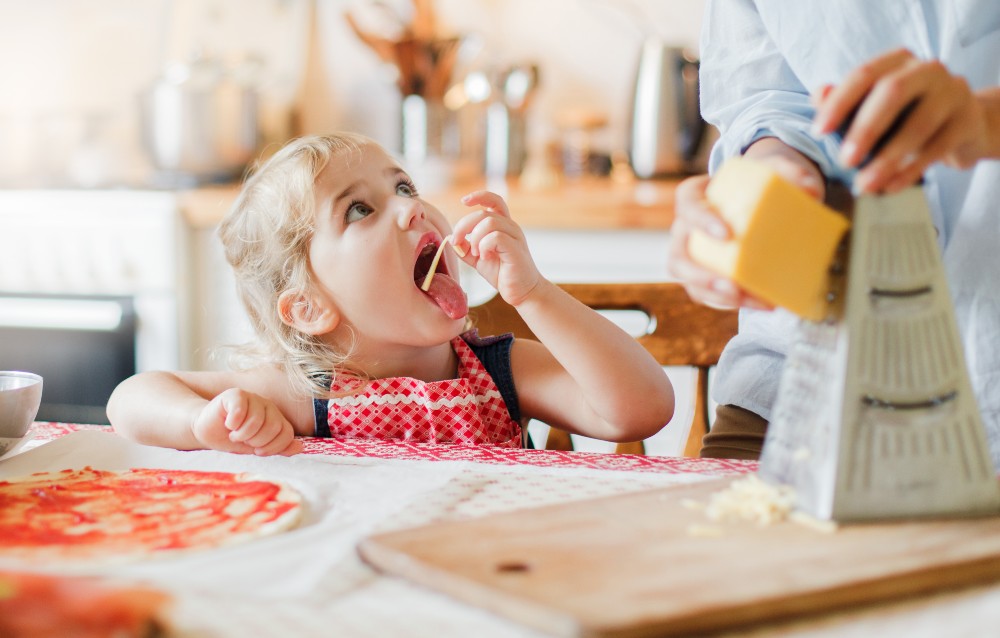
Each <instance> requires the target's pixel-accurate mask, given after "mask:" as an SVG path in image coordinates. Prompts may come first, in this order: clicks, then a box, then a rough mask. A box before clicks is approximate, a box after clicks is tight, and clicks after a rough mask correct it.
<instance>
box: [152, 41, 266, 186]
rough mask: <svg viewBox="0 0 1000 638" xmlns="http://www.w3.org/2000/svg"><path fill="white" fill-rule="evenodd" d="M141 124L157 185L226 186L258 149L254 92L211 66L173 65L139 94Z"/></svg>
mask: <svg viewBox="0 0 1000 638" xmlns="http://www.w3.org/2000/svg"><path fill="white" fill-rule="evenodd" d="M140 124H141V127H142V139H143V146H144V147H145V150H146V152H147V153H148V154H149V158H150V161H151V162H152V164H153V166H154V167H155V168H156V170H157V174H156V176H155V178H154V181H155V182H157V183H158V184H160V185H164V186H177V185H186V184H200V183H205V182H219V181H230V180H233V179H236V178H238V177H240V175H241V174H242V172H243V171H244V170H245V168H246V166H247V165H248V164H249V162H250V161H251V160H252V159H253V157H254V155H255V154H256V152H257V150H258V145H259V142H260V131H259V126H258V95H257V91H256V90H255V89H254V88H253V87H252V86H251V85H249V84H248V83H243V82H238V81H236V80H235V79H233V78H232V77H230V76H229V75H228V74H227V73H225V72H224V71H223V69H222V68H221V67H220V66H219V65H217V64H215V63H213V62H212V61H205V60H202V61H198V62H195V63H192V64H189V65H178V66H173V67H171V68H169V69H168V70H167V72H166V73H164V74H163V76H161V77H160V78H158V79H157V80H156V81H155V82H154V83H153V84H152V85H151V86H150V87H149V88H147V89H146V90H144V91H143V92H142V93H141V94H140Z"/></svg>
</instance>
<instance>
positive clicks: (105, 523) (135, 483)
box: [0, 466, 299, 557]
mask: <svg viewBox="0 0 1000 638" xmlns="http://www.w3.org/2000/svg"><path fill="white" fill-rule="evenodd" d="M281 489H282V488H281V486H280V485H278V484H276V483H271V482H269V481H262V480H246V481H241V480H239V479H238V478H237V475H235V474H231V473H227V472H200V471H189V470H162V469H147V468H135V469H132V470H129V471H128V472H122V473H118V472H110V471H104V470H95V469H93V468H91V467H89V466H88V467H85V468H83V469H81V470H64V471H62V472H58V473H39V474H35V475H32V476H31V477H29V478H28V479H27V480H20V481H0V555H3V554H4V553H6V552H7V551H8V550H13V553H14V554H18V555H21V554H23V553H24V550H32V549H43V548H53V549H55V548H72V550H69V551H66V552H65V555H66V556H67V557H68V556H94V555H98V554H99V555H114V554H117V553H131V552H135V551H145V550H148V551H161V550H174V549H190V548H196V547H211V546H217V545H221V544H224V543H225V542H226V541H227V540H228V539H230V538H231V536H232V535H234V534H235V535H240V534H246V533H248V532H253V531H256V530H258V529H260V528H261V526H263V525H266V524H268V523H271V522H273V521H275V520H277V519H279V518H280V517H281V516H283V515H284V514H286V513H287V512H289V511H290V510H292V509H293V508H296V507H298V506H299V504H298V503H297V502H287V501H278V500H277V495H278V493H279V492H280V491H281Z"/></svg>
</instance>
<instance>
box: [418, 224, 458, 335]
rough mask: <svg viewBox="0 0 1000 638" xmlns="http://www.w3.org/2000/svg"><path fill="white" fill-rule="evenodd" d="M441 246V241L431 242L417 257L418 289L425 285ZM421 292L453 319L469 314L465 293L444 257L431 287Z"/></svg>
mask: <svg viewBox="0 0 1000 638" xmlns="http://www.w3.org/2000/svg"><path fill="white" fill-rule="evenodd" d="M440 245H441V244H440V240H432V241H429V242H428V243H427V244H425V245H424V247H423V248H422V249H421V250H420V253H419V254H418V255H417V260H416V263H414V265H413V283H414V285H416V286H417V288H420V287H421V286H422V285H423V284H424V280H425V279H426V278H427V273H428V272H430V269H431V264H432V263H433V261H434V255H435V254H436V253H437V251H438V248H439V247H440ZM445 250H447V248H445ZM421 292H423V293H424V294H425V295H427V296H428V297H430V298H431V299H432V300H433V301H434V303H436V304H437V305H438V307H439V308H441V310H442V311H444V313H445V314H446V315H448V316H449V317H450V318H452V319H461V318H462V317H464V316H466V315H467V314H469V302H468V299H467V297H466V295H465V291H464V290H462V287H461V286H460V285H459V283H458V282H457V281H456V280H455V279H454V278H453V277H452V276H451V275H450V273H449V272H448V264H447V261H446V260H445V259H444V256H443V255H442V258H441V259H440V261H439V262H438V264H437V270H436V271H435V272H434V276H433V277H432V278H431V281H430V287H429V288H428V289H427V290H426V291H423V290H421Z"/></svg>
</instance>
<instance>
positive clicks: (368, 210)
mask: <svg viewBox="0 0 1000 638" xmlns="http://www.w3.org/2000/svg"><path fill="white" fill-rule="evenodd" d="M374 212H375V209H374V208H372V207H371V206H369V205H368V204H365V203H364V202H351V204H350V206H348V207H347V214H346V215H344V219H345V220H346V221H347V223H348V224H350V223H352V222H356V221H361V220H362V219H364V218H365V217H368V216H369V215H371V214H372V213H374Z"/></svg>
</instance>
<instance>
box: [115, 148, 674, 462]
mask: <svg viewBox="0 0 1000 638" xmlns="http://www.w3.org/2000/svg"><path fill="white" fill-rule="evenodd" d="M462 201H463V203H464V204H466V205H467V206H470V207H478V210H475V211H474V212H470V213H469V214H468V215H466V216H465V217H463V218H462V219H461V220H459V221H458V223H457V224H456V225H455V227H454V228H453V229H449V224H448V221H447V220H446V219H445V217H444V216H443V215H442V214H441V212H440V211H438V210H437V209H436V208H435V207H434V206H432V205H431V204H430V203H429V202H427V201H425V200H423V199H421V197H420V196H419V195H418V194H417V190H416V188H415V187H414V185H413V183H412V182H411V181H410V178H409V177H408V176H407V174H406V173H405V172H404V171H403V170H402V169H401V168H400V167H399V165H398V164H397V163H396V162H395V161H394V160H393V158H392V157H391V156H390V155H389V154H388V153H387V152H386V151H385V150H384V149H382V148H381V147H380V146H378V145H377V144H376V143H374V142H373V141H371V140H369V139H367V138H364V137H361V136H358V135H351V134H337V135H330V136H324V137H305V138H301V139H297V140H294V141H292V142H290V143H289V144H288V145H287V146H286V147H285V148H283V149H282V150H281V151H279V152H278V153H277V154H275V155H274V156H273V157H272V158H271V159H270V160H268V161H267V162H266V163H265V164H264V165H263V166H262V167H261V168H260V169H259V170H258V171H256V173H255V174H254V175H252V176H251V177H250V178H248V179H247V181H246V184H245V185H244V187H243V191H242V193H241V194H240V196H239V199H238V200H237V201H236V203H235V204H234V206H233V209H232V210H231V211H230V213H229V215H228V216H227V217H226V219H225V220H224V221H223V223H222V225H221V227H220V231H219V233H220V237H221V239H222V243H223V244H224V246H225V250H226V257H227V259H228V261H229V263H230V264H231V265H232V267H233V270H234V273H235V275H236V281H237V286H238V289H239V293H240V296H241V298H242V301H243V304H244V306H245V307H246V310H247V312H248V313H249V316H250V319H251V322H252V324H253V326H254V329H255V331H256V334H257V337H258V343H257V344H256V345H257V347H256V350H257V354H258V355H259V356H258V358H259V360H260V363H259V364H258V365H255V366H254V367H250V368H246V369H240V370H235V371H225V372H217V371H201V372H144V373H140V374H138V375H136V376H134V377H131V378H130V379H127V380H125V381H124V382H122V383H121V384H120V385H119V386H118V388H117V389H116V390H115V392H114V394H113V395H112V397H111V399H110V401H109V403H108V415H109V417H110V419H111V423H112V425H113V426H114V428H115V429H116V430H117V431H118V432H119V433H121V434H123V435H125V436H128V437H130V438H133V439H135V440H137V441H139V442H142V443H147V444H151V445H159V446H165V447H173V448H178V449H201V448H210V449H216V450H224V451H229V452H237V453H244V454H249V453H253V454H258V455H269V454H286V455H287V454H293V453H295V452H297V451H299V450H300V449H301V443H300V442H299V441H297V440H296V439H295V438H294V437H295V435H300V436H332V437H335V438H362V437H363V438H388V439H406V440H409V441H426V442H438V443H459V444H471V445H479V444H493V445H500V446H510V447H520V446H522V445H524V443H525V442H526V441H527V436H526V433H525V432H524V430H523V429H522V425H521V423H522V420H524V421H525V422H526V420H527V419H538V420H540V421H544V422H545V423H548V424H550V425H552V426H554V427H557V428H561V429H565V430H568V431H570V432H575V433H579V434H583V435H586V436H589V437H594V438H600V439H606V440H610V441H629V440H639V439H643V438H646V437H648V436H650V435H652V434H654V433H655V432H657V431H659V430H660V428H661V427H663V425H665V424H666V423H667V422H668V421H669V420H670V418H671V416H672V414H673V408H674V397H673V389H672V387H671V385H670V382H669V380H668V378H667V376H666V375H665V374H664V372H663V370H662V368H661V367H660V366H659V365H658V364H657V362H656V361H655V360H654V359H653V358H652V357H651V356H650V355H649V354H648V353H647V352H646V351H645V350H644V349H643V348H642V346H640V345H639V344H638V343H637V342H636V341H635V339H633V338H632V337H631V336H629V335H628V334H626V333H625V332H623V331H622V330H620V329H619V328H618V327H617V326H615V325H614V324H613V323H611V322H610V321H608V320H607V319H605V318H604V317H602V316H601V315H600V314H598V313H596V312H594V311H593V310H591V309H590V308H588V307H586V306H584V305H583V304H581V303H579V302H578V301H576V300H575V299H573V298H572V297H570V296H569V295H568V294H566V293H565V292H564V291H562V289H560V288H559V287H558V286H556V285H554V284H553V283H551V282H549V281H547V280H546V279H545V278H543V277H542V276H541V275H540V274H539V272H538V269H537V268H536V267H535V264H534V262H533V261H532V259H531V255H530V254H529V252H528V246H527V243H526V242H525V238H524V234H523V232H522V231H521V228H520V227H519V226H518V225H517V224H516V223H514V221H513V220H512V219H511V217H510V214H509V213H508V211H507V206H506V204H505V203H504V201H503V200H502V199H501V198H500V197H499V196H497V195H495V194H492V193H489V192H486V191H478V192H474V193H471V194H469V195H466V196H465V197H464V198H463V200H462ZM449 237H450V238H451V239H449ZM443 242H448V243H450V244H451V246H446V247H445V249H444V251H443V253H442V255H441V257H440V262H439V263H438V265H437V270H436V274H435V275H434V276H433V278H432V279H431V282H430V286H429V288H428V290H427V291H426V292H425V291H424V290H422V284H423V283H424V280H425V277H426V274H427V272H428V270H429V269H430V262H431V261H432V259H433V257H434V255H435V253H436V252H437V249H438V247H439V246H440V245H441V244H442V243H443ZM459 259H462V260H463V261H464V262H465V263H467V264H469V265H470V266H472V267H473V268H475V269H476V270H477V271H478V272H479V274H480V275H482V276H483V277H484V278H485V279H486V280H487V281H488V282H489V283H490V284H492V285H493V286H494V287H495V288H496V289H497V290H498V291H499V294H500V295H502V297H503V299H504V300H505V301H507V302H508V303H509V304H511V305H512V306H514V307H515V308H516V309H517V311H518V312H519V313H520V314H521V316H522V317H523V319H524V321H525V322H526V323H527V325H528V326H529V327H530V328H531V329H532V331H533V332H534V333H535V335H537V337H538V339H539V340H540V342H538V341H531V340H517V341H514V340H513V339H512V338H511V337H510V336H501V337H491V338H487V339H480V338H479V337H478V336H477V334H476V333H475V332H474V331H472V332H466V330H467V326H466V321H467V314H468V305H467V301H466V298H465V294H464V292H463V291H462V289H461V288H460V287H459V285H458V282H457V281H456V277H457V272H458V260H459ZM314 397H320V398H318V399H317V398H314Z"/></svg>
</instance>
